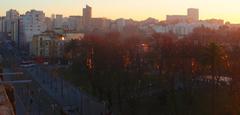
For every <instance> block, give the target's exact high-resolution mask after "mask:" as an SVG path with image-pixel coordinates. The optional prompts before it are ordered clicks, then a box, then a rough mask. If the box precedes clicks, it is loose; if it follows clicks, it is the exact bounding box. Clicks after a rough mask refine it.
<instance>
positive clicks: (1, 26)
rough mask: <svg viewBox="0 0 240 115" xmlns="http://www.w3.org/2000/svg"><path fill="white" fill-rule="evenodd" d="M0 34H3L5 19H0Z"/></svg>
mask: <svg viewBox="0 0 240 115" xmlns="http://www.w3.org/2000/svg"><path fill="white" fill-rule="evenodd" d="M0 32H5V17H0Z"/></svg>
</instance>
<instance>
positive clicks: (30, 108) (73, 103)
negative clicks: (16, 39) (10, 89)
mask: <svg viewBox="0 0 240 115" xmlns="http://www.w3.org/2000/svg"><path fill="white" fill-rule="evenodd" d="M2 42H3V44H2V45H1V47H0V54H2V55H3V57H4V65H5V69H4V71H5V72H19V71H20V72H24V75H22V76H15V77H11V76H4V78H5V80H21V79H30V80H32V82H31V83H28V84H13V86H14V88H15V94H16V106H17V113H18V114H19V115H21V114H24V115H26V114H30V115H60V114H61V113H60V111H64V112H65V113H66V114H68V115H102V114H103V113H104V112H105V106H104V104H103V103H101V102H99V101H98V100H96V99H95V98H93V97H92V96H90V95H87V94H86V93H84V92H81V91H80V90H79V89H78V88H76V87H74V86H72V85H71V84H69V83H68V82H66V81H64V80H63V79H61V77H60V76H59V77H57V78H56V77H53V76H52V75H51V74H50V73H49V72H48V71H47V69H46V68H44V67H43V66H42V65H36V66H34V67H28V68H20V67H18V64H17V63H19V62H21V61H22V60H23V59H22V57H21V55H20V53H19V52H20V51H19V50H18V49H16V48H14V47H13V46H11V45H10V43H9V41H8V40H4V41H2Z"/></svg>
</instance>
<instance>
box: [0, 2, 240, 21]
mask: <svg viewBox="0 0 240 115" xmlns="http://www.w3.org/2000/svg"><path fill="white" fill-rule="evenodd" d="M85 4H89V5H90V6H92V8H93V17H106V18H110V19H117V18H126V19H128V18H132V19H134V20H144V19H147V18H148V17H153V18H156V19H158V20H164V19H165V17H166V15H167V14H169V15H171V14H180V15H185V14H186V13H187V8H198V9H199V12H200V19H211V18H216V19H224V20H225V21H230V22H231V23H240V0H88V1H86V0H1V2H0V15H1V16H3V15H5V12H6V11H7V10H9V9H16V10H18V11H19V12H20V13H21V14H24V13H25V12H26V11H28V10H30V9H36V10H43V11H44V12H45V14H46V16H51V14H63V15H64V16H69V15H82V8H83V7H84V6H85Z"/></svg>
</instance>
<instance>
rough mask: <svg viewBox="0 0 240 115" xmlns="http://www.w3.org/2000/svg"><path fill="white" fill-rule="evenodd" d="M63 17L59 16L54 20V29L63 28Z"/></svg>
mask: <svg viewBox="0 0 240 115" xmlns="http://www.w3.org/2000/svg"><path fill="white" fill-rule="evenodd" d="M63 22H64V20H63V15H60V14H57V15H56V17H55V19H54V28H62V27H63Z"/></svg>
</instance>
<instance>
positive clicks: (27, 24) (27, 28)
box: [21, 10, 47, 42]
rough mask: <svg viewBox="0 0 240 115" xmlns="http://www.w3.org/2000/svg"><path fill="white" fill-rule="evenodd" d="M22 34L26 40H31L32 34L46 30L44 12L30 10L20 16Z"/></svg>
mask: <svg viewBox="0 0 240 115" xmlns="http://www.w3.org/2000/svg"><path fill="white" fill-rule="evenodd" d="M21 23H22V28H23V36H24V37H25V38H26V42H31V41H32V37H33V36H34V35H38V34H41V33H42V32H44V31H46V30H47V25H46V23H45V14H44V12H43V11H37V10H31V11H28V12H26V13H25V15H23V16H22V22H21Z"/></svg>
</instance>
